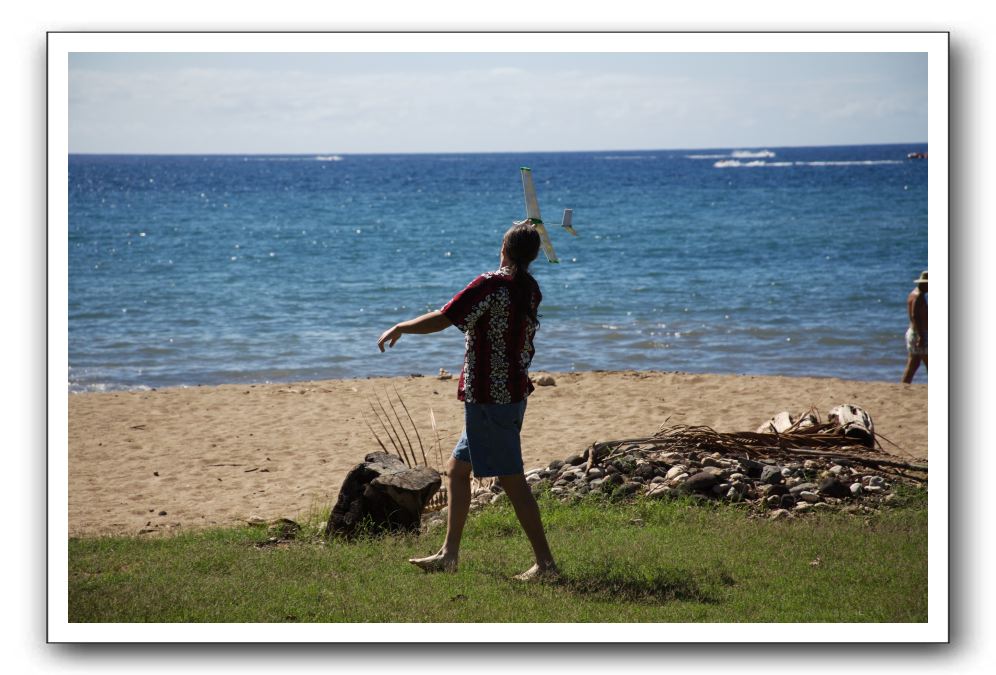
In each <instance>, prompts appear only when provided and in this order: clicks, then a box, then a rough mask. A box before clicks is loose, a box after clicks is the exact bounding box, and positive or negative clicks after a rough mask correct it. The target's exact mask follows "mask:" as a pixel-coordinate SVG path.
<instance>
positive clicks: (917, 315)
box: [903, 270, 927, 384]
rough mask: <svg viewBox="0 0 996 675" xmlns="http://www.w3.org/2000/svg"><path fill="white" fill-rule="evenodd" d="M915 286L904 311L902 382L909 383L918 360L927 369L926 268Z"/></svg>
mask: <svg viewBox="0 0 996 675" xmlns="http://www.w3.org/2000/svg"><path fill="white" fill-rule="evenodd" d="M914 283H916V288H914V289H913V290H912V291H911V292H910V294H909V295H908V296H907V297H906V311H907V312H908V313H909V316H910V327H909V328H907V329H906V352H907V353H908V354H909V357H908V358H907V359H906V370H905V371H903V382H904V383H905V384H909V383H910V382H912V381H913V376H914V375H916V370H917V368H919V367H920V361H923V368H924V370H926V369H927V270H924V271H923V272H921V273H920V278H919V279H917V280H916V281H915V282H914Z"/></svg>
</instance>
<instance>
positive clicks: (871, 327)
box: [68, 144, 929, 392]
mask: <svg viewBox="0 0 996 675" xmlns="http://www.w3.org/2000/svg"><path fill="white" fill-rule="evenodd" d="M926 151H927V147H926V145H923V144H909V145H863V146H833V147H809V148H798V147H794V148H774V147H772V148H751V149H744V148H726V149H716V150H649V151H641V152H630V151H627V152H575V153H522V154H511V153H510V154H438V155H431V154H419V155H342V156H339V155H333V154H321V153H316V154H314V155H286V156H274V155H266V156H259V155H257V156H250V155H247V156H242V155H225V156H217V155H214V156H172V155H171V156H139V155H127V156H124V155H114V156H110V155H107V156H103V155H71V156H70V158H69V176H68V189H69V233H68V234H69V270H68V273H69V307H68V313H69V314H68V316H69V372H68V378H69V382H68V386H69V390H70V391H71V392H81V391H106V390H117V389H144V388H157V387H168V386H195V385H202V384H203V385H210V384H220V383H249V382H289V381H301V380H315V379H328V378H353V377H366V376H372V375H409V374H412V373H422V374H425V375H432V374H435V373H436V372H438V370H439V369H440V368H445V369H446V370H448V371H450V372H453V373H457V372H458V371H459V368H460V365H461V363H462V355H463V339H462V335H461V334H460V333H459V332H458V331H457V330H456V329H455V328H450V329H447V330H446V331H444V332H442V333H440V334H437V335H430V336H417V335H406V336H404V337H402V338H401V340H400V341H399V342H398V344H397V345H396V347H395V348H394V349H391V350H388V352H387V353H384V354H381V353H380V352H379V351H378V349H377V345H376V341H377V338H378V336H379V335H380V334H381V332H383V331H384V330H386V329H387V328H390V327H391V326H392V325H393V324H394V323H396V322H398V321H402V320H405V319H408V318H412V317H414V316H417V315H419V314H421V313H424V312H427V311H430V310H433V309H438V308H439V307H441V306H442V305H443V304H444V303H445V302H446V301H447V300H449V299H450V297H452V296H453V295H454V294H455V293H456V292H457V291H459V290H460V289H461V288H463V286H465V285H466V284H467V283H468V282H470V281H471V279H473V278H474V277H475V276H476V275H477V274H479V273H481V272H484V271H487V270H492V269H494V268H496V267H497V265H498V252H499V248H500V245H501V237H502V234H503V233H504V231H505V230H506V229H507V228H508V226H509V225H511V223H512V221H513V220H520V219H522V218H523V217H524V216H525V209H524V204H523V196H522V186H521V183H520V178H519V167H520V166H530V167H532V169H533V175H534V177H535V182H536V189H537V193H538V197H539V203H540V207H541V209H542V211H543V216H544V220H545V221H547V223H548V226H549V229H550V232H551V237H552V241H553V245H554V247H555V248H556V250H557V253H558V254H559V256H560V258H561V263H560V264H557V265H553V264H549V263H548V262H547V261H546V259H545V257H544V256H543V254H542V253H541V254H540V257H539V258H538V259H537V260H536V262H535V263H534V264H533V267H532V272H533V274H534V276H535V277H536V279H537V280H538V281H539V283H540V286H541V287H542V290H543V296H544V301H543V304H542V306H541V307H540V321H541V326H540V329H539V333H538V334H537V339H536V356H535V358H534V360H533V366H532V369H533V370H549V371H571V370H579V371H580V370H597V369H603V370H622V369H638V370H664V371H682V372H691V373H734V374H755V375H807V376H831V377H840V378H845V379H854V380H886V381H895V382H898V381H899V378H900V376H901V375H902V371H903V366H904V364H905V360H906V352H905V344H904V339H903V334H904V331H905V330H906V326H907V318H906V307H905V299H906V295H907V294H908V293H909V291H910V290H911V289H912V288H913V280H914V279H915V278H916V277H917V276H918V275H919V273H920V272H921V270H924V269H927V267H928V261H927V171H928V166H929V165H928V160H908V159H907V158H906V155H907V153H910V152H926ZM565 207H571V208H573V209H574V226H575V228H576V229H577V231H578V235H579V236H577V237H572V236H570V235H569V234H568V233H566V232H565V231H564V230H562V229H561V228H560V227H558V226H557V225H556V223H559V222H560V215H561V213H562V211H563V209H564V208H565ZM915 381H917V382H925V381H926V373H925V372H924V369H923V368H921V369H920V372H919V373H918V374H917V379H916V380H915Z"/></svg>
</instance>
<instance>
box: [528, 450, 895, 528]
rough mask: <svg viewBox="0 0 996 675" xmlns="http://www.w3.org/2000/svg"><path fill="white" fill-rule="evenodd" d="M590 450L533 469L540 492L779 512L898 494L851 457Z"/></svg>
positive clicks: (863, 504)
mask: <svg viewBox="0 0 996 675" xmlns="http://www.w3.org/2000/svg"><path fill="white" fill-rule="evenodd" d="M587 455H588V451H586V452H585V454H583V455H573V456H571V457H568V458H567V459H566V460H564V461H560V460H557V461H554V462H551V463H550V465H549V466H547V467H545V468H540V469H532V470H531V471H529V472H527V474H526V481H527V482H529V483H530V484H531V485H532V487H533V491H534V492H539V491H542V490H545V489H549V491H550V494H552V495H554V496H556V497H559V498H562V499H570V498H575V497H578V496H582V495H586V494H588V493H590V492H601V493H605V494H611V495H614V496H622V497H625V496H630V495H634V496H635V495H645V496H647V497H650V498H655V499H667V498H676V497H680V496H687V497H691V498H693V499H698V500H703V501H705V500H721V501H727V502H749V503H752V505H754V506H757V507H759V508H762V509H765V510H771V511H772V513H773V514H775V517H784V515H787V513H788V512H789V511H791V512H792V513H804V512H806V511H819V510H826V509H832V508H835V507H845V508H846V507H853V506H857V509H853V508H852V509H848V510H862V509H865V508H874V507H875V506H877V505H879V504H880V503H881V502H888V501H892V500H893V499H894V497H893V488H894V485H895V483H896V481H897V479H896V477H895V476H892V475H888V476H887V475H885V474H883V473H882V472H878V471H875V470H873V469H869V468H868V467H866V466H862V465H860V464H858V463H856V462H852V461H850V460H847V459H844V458H835V459H822V458H819V459H803V460H800V461H784V460H783V461H781V462H778V461H775V460H761V461H753V460H750V459H746V458H734V457H728V456H723V455H722V454H721V453H718V452H713V453H705V452H696V451H694V450H689V451H685V452H675V451H670V452H660V453H653V452H651V453H639V454H622V455H620V456H618V457H615V458H613V459H610V460H608V461H606V462H604V463H599V464H595V465H592V463H590V462H588V456H587Z"/></svg>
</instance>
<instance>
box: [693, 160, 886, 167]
mask: <svg viewBox="0 0 996 675" xmlns="http://www.w3.org/2000/svg"><path fill="white" fill-rule="evenodd" d="M904 163H905V162H903V161H900V160H895V159H866V160H828V161H815V162H766V161H764V160H761V159H755V160H753V161H750V162H741V161H740V160H739V159H724V160H721V161H719V162H716V163H715V164H713V167H715V168H717V169H736V168H755V167H759V166H764V167H785V166H872V165H877V164H904Z"/></svg>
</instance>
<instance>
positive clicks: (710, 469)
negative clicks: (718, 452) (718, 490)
mask: <svg viewBox="0 0 996 675" xmlns="http://www.w3.org/2000/svg"><path fill="white" fill-rule="evenodd" d="M702 471H703V472H704V473H711V474H712V475H713V476H715V477H716V478H720V477H722V475H723V474H724V473H726V471H725V470H724V469H721V468H719V467H718V466H706V467H702Z"/></svg>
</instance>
